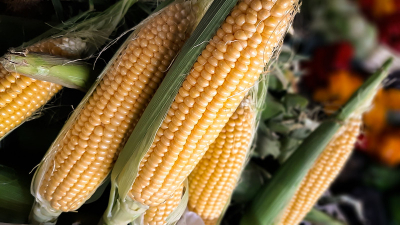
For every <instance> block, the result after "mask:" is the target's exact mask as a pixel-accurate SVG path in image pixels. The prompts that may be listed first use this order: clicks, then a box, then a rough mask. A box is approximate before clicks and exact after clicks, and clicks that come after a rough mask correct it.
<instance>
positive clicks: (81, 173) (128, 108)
mask: <svg viewBox="0 0 400 225" xmlns="http://www.w3.org/2000/svg"><path fill="white" fill-rule="evenodd" d="M193 19H194V16H193V13H192V12H191V7H190V4H189V3H179V4H172V5H170V6H168V7H167V8H166V9H164V10H163V11H161V12H160V13H159V14H157V15H156V16H154V17H152V18H151V19H149V20H148V21H146V22H145V23H144V24H143V25H142V27H141V28H140V30H139V31H138V33H137V35H136V37H135V38H134V39H132V40H131V41H130V42H129V44H128V45H127V47H126V48H125V49H124V50H123V51H122V52H121V54H120V55H119V56H118V58H117V59H116V60H115V61H114V62H113V64H112V65H111V66H110V68H109V70H108V71H107V72H106V73H105V75H104V77H103V79H102V80H101V82H100V83H99V84H98V86H97V87H96V88H95V90H94V91H93V93H92V94H91V96H90V97H89V99H88V100H87V102H85V103H84V107H83V109H82V110H81V112H80V114H79V115H78V116H77V118H75V121H73V123H72V125H71V126H70V127H69V130H68V131H67V132H66V134H65V136H64V137H62V138H61V139H60V138H59V140H60V141H59V142H58V143H55V144H54V145H53V146H55V148H56V149H51V154H50V156H51V158H49V159H46V161H48V160H51V161H50V162H49V163H47V164H45V165H46V166H47V168H46V169H45V171H46V172H45V174H44V177H43V178H42V180H41V181H40V184H39V196H40V198H42V199H44V200H45V201H47V202H49V204H50V205H51V207H52V208H54V209H56V210H61V211H71V210H75V209H77V208H79V207H80V205H81V204H83V202H84V201H85V200H86V199H87V198H88V197H90V195H91V194H92V193H93V191H94V190H95V189H96V188H97V187H98V186H99V185H100V184H101V182H102V181H103V180H104V179H105V177H106V176H107V174H108V173H109V172H110V170H111V168H112V166H113V163H114V161H115V159H116V157H117V155H118V152H119V151H120V149H122V148H123V146H124V144H125V142H126V140H127V138H128V137H129V135H130V134H131V132H132V130H133V129H134V127H135V125H136V123H137V121H138V120H139V118H140V116H141V114H142V113H143V111H144V109H145V107H146V106H147V104H148V102H149V101H150V99H151V97H152V96H153V94H154V92H155V91H156V89H157V88H158V86H159V84H160V83H161V81H162V79H163V78H164V75H165V74H166V71H167V69H168V66H169V65H170V64H171V62H172V60H173V59H174V57H175V55H176V54H177V52H178V51H179V50H180V48H181V46H182V45H183V43H184V41H185V40H186V39H187V37H188V36H189V33H190V29H191V27H190V26H191V21H192V20H193Z"/></svg>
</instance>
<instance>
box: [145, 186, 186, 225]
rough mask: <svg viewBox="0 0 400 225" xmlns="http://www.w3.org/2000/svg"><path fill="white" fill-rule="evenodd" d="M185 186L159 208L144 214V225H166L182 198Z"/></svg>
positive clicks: (154, 207) (151, 209)
mask: <svg viewBox="0 0 400 225" xmlns="http://www.w3.org/2000/svg"><path fill="white" fill-rule="evenodd" d="M182 191H183V185H181V186H180V187H179V188H178V189H176V191H175V192H174V194H173V195H172V196H171V197H170V198H169V199H167V200H166V201H165V202H163V203H161V204H160V205H158V206H152V207H150V208H149V209H148V210H147V211H146V213H145V214H144V219H143V223H144V224H143V225H165V224H166V222H167V221H166V219H167V217H168V216H169V214H171V212H172V211H173V210H175V209H176V208H177V207H178V205H179V202H180V201H181V198H182Z"/></svg>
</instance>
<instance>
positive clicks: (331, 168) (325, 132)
mask: <svg viewBox="0 0 400 225" xmlns="http://www.w3.org/2000/svg"><path fill="white" fill-rule="evenodd" d="M390 64H391V60H389V61H387V62H386V63H385V64H384V65H383V67H382V68H381V69H380V70H379V71H378V72H377V73H375V74H374V75H372V76H371V77H370V78H369V79H368V80H367V81H366V82H365V83H364V84H363V85H362V86H361V87H360V88H359V89H358V90H357V91H356V93H355V94H354V95H353V96H352V98H351V99H350V100H349V101H348V103H347V104H346V105H345V106H344V107H343V108H342V109H341V110H340V111H339V112H337V113H336V114H335V115H334V116H333V117H332V120H327V121H324V122H322V123H321V124H320V126H319V127H318V128H317V129H316V130H315V131H314V132H312V133H311V134H310V135H309V136H308V137H307V138H306V139H305V140H304V141H303V143H302V144H301V145H300V146H299V148H298V149H297V150H296V151H295V153H294V154H293V155H292V156H290V158H289V159H288V160H287V161H286V162H285V163H284V164H283V165H282V166H281V167H280V169H279V170H278V172H277V173H276V174H275V175H274V176H273V178H272V180H271V181H270V182H269V183H268V184H267V185H266V186H265V187H263V188H262V189H261V191H260V192H259V193H258V195H257V196H256V197H255V199H254V201H253V202H252V204H251V206H250V208H249V209H248V210H247V212H246V214H245V216H244V217H243V218H242V220H241V224H242V225H245V224H251V225H261V224H285V225H286V224H297V222H298V221H299V220H301V219H302V218H303V217H304V216H305V214H306V213H307V212H306V211H307V210H308V209H310V208H311V207H312V206H313V204H314V203H315V201H316V200H317V199H318V197H319V195H320V194H321V193H323V191H324V190H325V189H326V188H327V187H328V186H329V183H330V182H331V181H332V180H333V179H334V177H335V176H336V174H337V173H338V171H339V170H340V168H339V167H341V166H343V164H344V162H345V161H346V158H347V157H348V154H349V148H350V146H352V144H354V141H355V138H354V137H355V135H356V133H357V132H358V128H359V125H360V121H359V120H360V117H361V114H362V113H363V112H364V111H365V110H366V109H367V108H368V107H369V106H370V104H371V101H372V99H373V97H374V95H375V93H376V91H377V89H378V86H379V85H380V83H381V81H382V80H383V79H384V78H385V77H386V75H387V71H388V68H389V66H390ZM342 126H343V127H342ZM341 127H342V128H341ZM348 132H352V133H351V134H350V133H348ZM335 138H337V139H335ZM326 157H330V158H329V159H328V160H329V162H327V163H326V164H325V161H326V160H327V158H326ZM335 157H336V159H335ZM333 163H335V164H333ZM314 180H316V181H315V182H316V183H313V181H314ZM299 188H300V189H299ZM308 191H309V192H308ZM307 193H308V194H307ZM282 219H283V220H282Z"/></svg>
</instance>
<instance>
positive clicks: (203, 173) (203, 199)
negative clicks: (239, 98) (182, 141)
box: [188, 99, 255, 225]
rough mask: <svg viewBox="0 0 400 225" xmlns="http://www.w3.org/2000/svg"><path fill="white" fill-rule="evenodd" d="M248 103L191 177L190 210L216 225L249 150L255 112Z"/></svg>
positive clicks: (227, 125) (230, 122)
mask: <svg viewBox="0 0 400 225" xmlns="http://www.w3.org/2000/svg"><path fill="white" fill-rule="evenodd" d="M246 100H248V99H245V100H244V101H243V102H242V103H241V105H240V106H239V107H238V108H237V109H236V111H235V112H234V113H233V115H232V116H231V118H229V121H228V123H226V125H225V127H224V128H223V129H222V131H221V132H220V133H219V135H218V137H217V139H216V140H215V141H214V143H212V144H211V145H210V147H209V148H208V150H207V152H206V154H205V155H204V156H203V158H202V159H201V160H200V162H199V164H197V165H196V167H195V169H194V170H193V172H192V173H191V174H190V175H189V187H190V189H189V204H188V207H189V210H191V211H193V212H195V213H197V214H198V215H199V216H200V217H201V218H202V219H203V221H204V222H205V224H206V225H212V224H216V222H217V221H218V219H219V218H220V217H221V214H222V212H223V210H224V207H225V206H226V204H229V199H230V197H231V195H232V192H233V190H234V188H235V186H236V184H237V181H238V179H239V176H240V172H241V170H242V168H243V166H244V163H245V160H246V156H247V154H248V151H249V149H250V145H251V139H252V131H253V128H254V127H253V125H254V123H253V122H254V117H255V115H254V111H253V110H252V109H251V106H250V105H249V103H250V101H246Z"/></svg>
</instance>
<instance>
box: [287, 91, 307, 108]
mask: <svg viewBox="0 0 400 225" xmlns="http://www.w3.org/2000/svg"><path fill="white" fill-rule="evenodd" d="M283 103H284V104H285V107H286V109H287V110H288V109H290V108H296V109H304V108H306V107H307V105H308V100H307V99H306V98H305V97H303V96H301V95H298V94H291V93H287V94H286V95H285V96H284V97H283Z"/></svg>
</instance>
